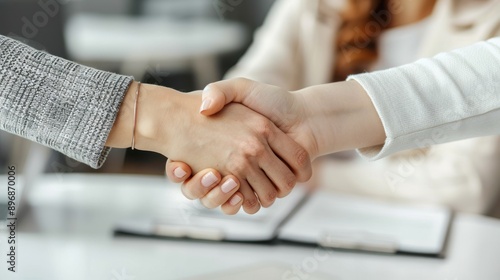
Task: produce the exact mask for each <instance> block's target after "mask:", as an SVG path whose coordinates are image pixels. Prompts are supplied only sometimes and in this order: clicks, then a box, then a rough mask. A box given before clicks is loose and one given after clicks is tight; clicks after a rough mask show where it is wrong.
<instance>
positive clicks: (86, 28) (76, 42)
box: [65, 14, 247, 88]
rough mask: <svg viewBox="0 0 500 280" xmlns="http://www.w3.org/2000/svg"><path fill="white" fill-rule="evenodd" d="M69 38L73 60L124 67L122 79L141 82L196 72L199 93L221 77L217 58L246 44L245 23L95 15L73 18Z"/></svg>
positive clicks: (122, 68)
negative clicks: (149, 75) (150, 77)
mask: <svg viewBox="0 0 500 280" xmlns="http://www.w3.org/2000/svg"><path fill="white" fill-rule="evenodd" d="M65 34H66V43H67V45H68V50H69V54H70V57H71V58H72V59H74V60H76V61H78V62H81V63H84V64H87V65H91V66H96V67H98V66H97V65H99V66H101V68H103V67H102V66H103V65H110V66H112V65H115V66H116V65H120V67H119V69H120V72H121V73H122V74H125V75H131V76H134V77H135V78H137V79H140V78H142V77H143V76H144V75H145V74H146V73H148V72H158V71H161V72H167V73H168V72H175V71H180V70H185V71H192V72H194V74H195V77H196V86H197V87H198V88H203V87H204V86H205V85H206V84H208V83H210V82H213V81H215V80H218V79H219V78H220V76H221V74H220V73H219V71H218V65H217V57H218V56H219V55H221V54H224V53H229V52H233V51H237V50H239V49H241V48H242V47H243V46H244V45H245V43H246V41H247V33H246V31H245V28H244V27H243V26H242V25H241V24H237V23H231V22H221V21H219V20H218V19H199V20H180V19H177V18H172V17H147V16H142V17H131V16H110V15H96V14H79V15H75V16H73V17H72V18H70V19H69V20H68V24H67V25H66V30H65ZM152 70H154V71H152Z"/></svg>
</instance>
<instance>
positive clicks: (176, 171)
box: [174, 167, 187, 179]
mask: <svg viewBox="0 0 500 280" xmlns="http://www.w3.org/2000/svg"><path fill="white" fill-rule="evenodd" d="M186 174H187V172H186V171H184V169H182V168H180V167H177V168H176V169H174V175H175V177H177V178H179V179H181V178H184V176H186Z"/></svg>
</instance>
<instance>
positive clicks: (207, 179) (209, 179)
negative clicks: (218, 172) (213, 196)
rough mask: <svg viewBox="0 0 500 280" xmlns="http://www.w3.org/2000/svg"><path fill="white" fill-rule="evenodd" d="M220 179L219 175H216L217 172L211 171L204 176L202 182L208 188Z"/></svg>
mask: <svg viewBox="0 0 500 280" xmlns="http://www.w3.org/2000/svg"><path fill="white" fill-rule="evenodd" d="M218 180H219V178H217V176H215V174H214V173H213V172H209V173H207V174H206V175H205V176H203V178H201V184H202V185H203V186H204V187H205V188H208V187H210V186H212V185H213V184H215V182H217V181H218Z"/></svg>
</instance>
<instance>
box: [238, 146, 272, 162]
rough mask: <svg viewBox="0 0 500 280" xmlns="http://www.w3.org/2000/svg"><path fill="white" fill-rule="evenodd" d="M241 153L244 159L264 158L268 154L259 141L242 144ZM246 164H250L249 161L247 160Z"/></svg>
mask: <svg viewBox="0 0 500 280" xmlns="http://www.w3.org/2000/svg"><path fill="white" fill-rule="evenodd" d="M241 151H242V152H243V155H244V158H245V159H248V158H254V157H260V156H262V155H263V154H264V153H265V152H266V148H265V147H264V145H263V144H262V143H260V142H259V141H257V140H249V141H245V142H243V143H242V147H241ZM246 164H248V161H246V160H245V165H246Z"/></svg>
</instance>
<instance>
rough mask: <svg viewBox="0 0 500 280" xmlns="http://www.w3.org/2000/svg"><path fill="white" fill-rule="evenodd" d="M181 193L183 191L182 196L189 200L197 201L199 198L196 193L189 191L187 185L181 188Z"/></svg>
mask: <svg viewBox="0 0 500 280" xmlns="http://www.w3.org/2000/svg"><path fill="white" fill-rule="evenodd" d="M181 191H182V194H183V195H184V196H185V197H186V198H187V199H189V200H195V199H197V198H198V197H197V196H196V195H194V193H193V192H192V191H191V190H190V189H189V188H187V187H186V186H185V185H183V186H182V188H181Z"/></svg>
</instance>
